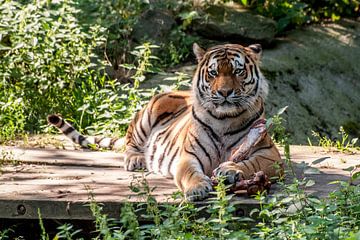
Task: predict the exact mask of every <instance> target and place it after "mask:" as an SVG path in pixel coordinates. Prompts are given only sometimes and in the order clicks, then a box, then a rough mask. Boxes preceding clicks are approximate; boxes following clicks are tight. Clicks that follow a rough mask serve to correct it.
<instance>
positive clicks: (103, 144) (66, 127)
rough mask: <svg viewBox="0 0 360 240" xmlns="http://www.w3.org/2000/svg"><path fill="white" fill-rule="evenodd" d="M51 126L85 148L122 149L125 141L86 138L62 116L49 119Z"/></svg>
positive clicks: (51, 116) (52, 115)
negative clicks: (93, 146)
mask: <svg viewBox="0 0 360 240" xmlns="http://www.w3.org/2000/svg"><path fill="white" fill-rule="evenodd" d="M47 121H48V123H49V124H51V125H53V126H55V127H56V128H58V129H59V130H60V131H61V132H62V133H63V134H64V135H65V136H66V137H68V138H69V139H70V140H71V141H73V142H74V143H77V144H79V145H80V146H82V147H84V148H92V145H95V146H96V147H100V148H106V149H111V150H117V149H120V148H121V147H122V146H123V145H124V140H123V139H119V138H110V137H98V136H84V135H82V134H80V133H79V132H78V131H76V129H75V128H74V127H73V126H72V125H71V124H70V123H68V122H67V121H65V119H63V118H62V117H61V116H59V115H56V114H51V115H49V116H48V117H47Z"/></svg>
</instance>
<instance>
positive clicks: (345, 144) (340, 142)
mask: <svg viewBox="0 0 360 240" xmlns="http://www.w3.org/2000/svg"><path fill="white" fill-rule="evenodd" d="M312 135H313V136H314V137H315V138H316V139H318V145H319V146H321V147H323V148H324V149H326V150H327V151H330V150H333V149H336V150H337V151H340V152H342V153H354V151H355V150H356V149H357V148H358V147H357V146H356V143H357V141H358V138H353V139H350V138H349V135H348V134H347V133H346V132H345V131H344V128H343V127H340V128H339V138H338V139H336V140H332V139H330V138H329V137H327V136H323V137H322V136H321V135H320V133H318V132H315V131H312ZM308 142H309V144H310V145H312V144H311V141H310V139H309V138H308Z"/></svg>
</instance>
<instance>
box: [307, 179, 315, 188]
mask: <svg viewBox="0 0 360 240" xmlns="http://www.w3.org/2000/svg"><path fill="white" fill-rule="evenodd" d="M314 185H315V181H314V180H311V179H310V180H309V181H307V182H306V184H305V187H311V186H314Z"/></svg>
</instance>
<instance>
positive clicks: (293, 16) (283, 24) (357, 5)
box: [236, 0, 360, 31]
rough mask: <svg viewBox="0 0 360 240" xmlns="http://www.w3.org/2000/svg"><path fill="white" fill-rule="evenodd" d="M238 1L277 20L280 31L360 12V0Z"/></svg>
mask: <svg viewBox="0 0 360 240" xmlns="http://www.w3.org/2000/svg"><path fill="white" fill-rule="evenodd" d="M236 2H239V3H240V4H242V5H244V6H247V7H250V8H253V9H254V10H255V11H256V12H258V13H260V14H261V15H264V16H267V17H270V18H273V19H274V20H276V21H277V24H278V30H279V31H283V30H286V29H289V28H291V27H294V26H299V25H303V24H305V23H310V22H319V21H321V20H324V19H331V20H332V21H336V20H339V19H340V18H341V17H357V16H358V15H359V12H360V2H359V1H357V0H329V1H316V0H237V1H236Z"/></svg>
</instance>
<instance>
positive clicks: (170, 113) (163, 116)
mask: <svg viewBox="0 0 360 240" xmlns="http://www.w3.org/2000/svg"><path fill="white" fill-rule="evenodd" d="M172 114H173V112H164V113H162V114H160V115H159V116H158V117H157V118H156V121H155V123H154V124H153V125H152V126H151V128H154V127H155V126H156V125H158V124H159V122H160V121H162V120H164V119H165V118H167V117H169V116H171V115H172Z"/></svg>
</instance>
